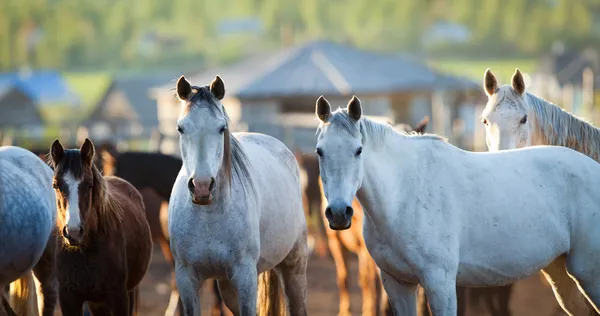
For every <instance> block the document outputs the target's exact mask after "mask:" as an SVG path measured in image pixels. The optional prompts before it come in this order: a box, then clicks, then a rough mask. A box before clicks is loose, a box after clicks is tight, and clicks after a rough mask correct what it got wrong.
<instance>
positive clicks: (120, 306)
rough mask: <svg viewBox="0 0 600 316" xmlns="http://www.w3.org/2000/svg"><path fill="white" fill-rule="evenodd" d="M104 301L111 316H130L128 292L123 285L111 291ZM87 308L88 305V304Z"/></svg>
mask: <svg viewBox="0 0 600 316" xmlns="http://www.w3.org/2000/svg"><path fill="white" fill-rule="evenodd" d="M110 294H111V295H109V296H108V297H107V299H106V305H107V306H108V308H109V310H110V311H111V314H112V315H131V314H130V313H129V305H130V302H129V292H128V291H127V287H126V286H125V284H122V285H121V286H120V287H119V288H118V289H115V290H113V291H112V292H111V293H110ZM88 306H89V304H88Z"/></svg>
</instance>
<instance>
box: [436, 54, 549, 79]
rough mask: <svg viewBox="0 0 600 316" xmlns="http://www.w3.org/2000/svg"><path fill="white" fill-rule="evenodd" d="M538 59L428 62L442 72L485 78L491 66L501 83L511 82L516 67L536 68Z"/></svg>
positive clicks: (524, 69) (528, 69) (527, 69)
mask: <svg viewBox="0 0 600 316" xmlns="http://www.w3.org/2000/svg"><path fill="white" fill-rule="evenodd" d="M537 63H538V60H537V59H507V60H475V61H471V60H431V61H429V62H428V64H429V65H430V66H432V67H434V68H436V69H439V70H440V71H442V72H446V73H449V74H453V75H458V76H465V77H468V78H470V79H473V80H476V81H480V80H483V73H484V72H485V70H486V69H487V68H490V69H491V70H492V72H493V73H494V75H496V78H498V80H499V81H500V84H505V83H510V79H511V78H512V75H513V73H514V72H515V68H519V69H520V70H521V71H522V72H533V71H535V70H536V67H537Z"/></svg>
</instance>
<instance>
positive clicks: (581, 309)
mask: <svg viewBox="0 0 600 316" xmlns="http://www.w3.org/2000/svg"><path fill="white" fill-rule="evenodd" d="M542 272H543V273H544V276H546V279H547V280H548V283H550V285H551V286H552V290H553V291H554V296H555V297H556V300H557V301H558V304H559V305H560V307H562V309H563V310H564V311H565V312H566V313H567V314H569V315H571V316H573V315H578V316H579V315H596V313H595V312H594V308H593V307H592V306H590V304H589V302H588V301H587V300H586V298H585V297H584V296H583V295H582V294H581V292H580V291H579V288H578V287H577V283H575V282H573V279H572V278H571V276H570V275H569V273H568V272H567V268H566V258H565V256H560V257H558V258H556V259H555V260H554V261H552V263H550V265H548V266H547V267H546V268H544V269H543V270H542Z"/></svg>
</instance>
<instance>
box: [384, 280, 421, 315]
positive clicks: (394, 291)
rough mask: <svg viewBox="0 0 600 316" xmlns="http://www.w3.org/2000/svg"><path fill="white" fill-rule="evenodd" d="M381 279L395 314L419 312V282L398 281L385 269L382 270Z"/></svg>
mask: <svg viewBox="0 0 600 316" xmlns="http://www.w3.org/2000/svg"><path fill="white" fill-rule="evenodd" d="M381 280H382V282H383V286H384V288H385V291H386V292H387V294H388V297H389V298H390V304H391V305H392V309H393V310H394V315H415V314H416V313H417V304H416V303H417V284H414V283H408V282H404V281H398V280H396V279H395V278H394V277H393V276H392V275H390V274H388V273H387V272H385V271H383V270H381Z"/></svg>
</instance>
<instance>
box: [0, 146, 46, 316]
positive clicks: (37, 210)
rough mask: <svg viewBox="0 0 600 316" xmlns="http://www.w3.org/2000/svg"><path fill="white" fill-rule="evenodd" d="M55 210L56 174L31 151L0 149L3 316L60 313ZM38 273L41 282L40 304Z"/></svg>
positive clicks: (0, 299) (0, 301)
mask: <svg viewBox="0 0 600 316" xmlns="http://www.w3.org/2000/svg"><path fill="white" fill-rule="evenodd" d="M55 208H56V200H55V197H54V191H53V190H52V169H50V167H49V166H48V165H47V164H45V163H44V162H43V161H42V160H41V159H40V158H38V157H37V156H36V155H35V154H33V153H32V152H30V151H28V150H26V149H23V148H19V147H13V146H5V147H0V315H14V314H16V315H19V316H21V315H23V316H29V315H38V313H40V314H42V313H43V315H45V316H46V315H53V314H54V307H55V306H56V298H57V293H58V289H57V287H56V285H57V284H56V278H55V277H54V260H53V256H54V249H53V246H54V243H49V240H51V239H52V238H53V236H52V230H53V228H54V223H55V221H56V216H55V214H54V210H55ZM41 258H43V259H42V260H40V259H41ZM32 271H33V273H35V275H36V277H37V278H38V280H40V282H41V284H40V285H41V292H40V294H42V295H41V296H43V302H40V303H39V305H38V303H37V295H36V286H35V282H34V278H33V273H32ZM9 284H10V298H9V300H8V301H7V300H6V299H5V298H4V287H5V286H7V285H9ZM9 301H10V304H7V303H9ZM9 305H12V306H9ZM38 309H39V310H38Z"/></svg>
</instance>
